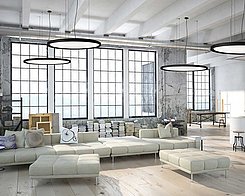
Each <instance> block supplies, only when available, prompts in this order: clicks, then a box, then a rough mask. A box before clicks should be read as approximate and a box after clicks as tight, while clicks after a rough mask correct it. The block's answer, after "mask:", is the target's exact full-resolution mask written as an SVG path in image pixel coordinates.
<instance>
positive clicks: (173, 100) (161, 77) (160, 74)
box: [0, 37, 187, 134]
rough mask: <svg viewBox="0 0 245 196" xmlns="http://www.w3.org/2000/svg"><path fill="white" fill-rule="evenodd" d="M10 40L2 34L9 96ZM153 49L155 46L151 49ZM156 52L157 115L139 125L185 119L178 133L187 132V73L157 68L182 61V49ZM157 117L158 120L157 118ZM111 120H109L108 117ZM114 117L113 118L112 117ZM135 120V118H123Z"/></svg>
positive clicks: (4, 80) (3, 67)
mask: <svg viewBox="0 0 245 196" xmlns="http://www.w3.org/2000/svg"><path fill="white" fill-rule="evenodd" d="M10 43H11V42H10V39H9V38H6V37H3V38H2V39H1V56H0V58H1V61H0V62H1V72H0V73H2V74H1V84H2V89H3V95H4V96H6V95H11V78H10V73H11V57H10ZM152 50H154V49H152ZM156 50H157V51H158V57H157V59H158V67H157V68H156V71H157V78H158V83H157V85H158V92H157V95H158V110H157V117H154V118H139V119H138V120H139V121H140V123H141V124H148V127H156V125H157V123H158V122H160V120H161V119H162V118H177V119H178V120H182V121H183V122H184V126H183V127H184V129H183V130H182V131H181V134H186V107H187V106H186V99H187V96H186V74H185V73H174V72H164V71H161V70H160V66H161V65H168V64H173V63H176V60H177V58H178V61H179V62H182V63H185V62H186V61H185V56H186V55H185V51H184V50H180V49H170V48H157V49H156ZM159 117H160V119H159ZM108 120H110V119H108ZM111 120H115V119H111ZM126 120H131V121H132V120H135V119H126ZM73 123H76V124H86V121H64V125H65V126H70V125H71V124H73Z"/></svg>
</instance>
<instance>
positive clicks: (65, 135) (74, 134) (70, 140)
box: [60, 126, 78, 144]
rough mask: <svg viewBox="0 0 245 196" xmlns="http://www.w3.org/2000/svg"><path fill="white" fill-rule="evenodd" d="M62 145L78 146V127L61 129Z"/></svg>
mask: <svg viewBox="0 0 245 196" xmlns="http://www.w3.org/2000/svg"><path fill="white" fill-rule="evenodd" d="M60 143H61V144H77V143H78V127H77V126H76V127H72V128H71V129H67V128H64V127H63V128H62V129H61V137H60Z"/></svg>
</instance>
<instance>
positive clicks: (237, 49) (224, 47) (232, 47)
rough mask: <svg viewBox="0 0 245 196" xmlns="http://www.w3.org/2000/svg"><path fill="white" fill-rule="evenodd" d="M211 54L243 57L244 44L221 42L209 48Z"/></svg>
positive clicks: (244, 52)
mask: <svg viewBox="0 0 245 196" xmlns="http://www.w3.org/2000/svg"><path fill="white" fill-rule="evenodd" d="M210 50H211V51H212V52H216V53H220V54H231V55H245V42H223V43H219V44H214V45H212V46H211V47H210Z"/></svg>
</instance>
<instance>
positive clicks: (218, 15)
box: [169, 0, 244, 39]
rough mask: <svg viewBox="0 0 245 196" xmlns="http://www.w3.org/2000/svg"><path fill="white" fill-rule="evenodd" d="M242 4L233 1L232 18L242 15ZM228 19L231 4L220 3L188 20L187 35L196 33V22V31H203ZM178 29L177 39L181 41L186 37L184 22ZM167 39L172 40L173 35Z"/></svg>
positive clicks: (241, 0) (238, 0) (238, 1)
mask: <svg viewBox="0 0 245 196" xmlns="http://www.w3.org/2000/svg"><path fill="white" fill-rule="evenodd" d="M243 3H244V0H236V1H235V6H234V13H233V15H234V17H237V16H239V15H241V14H242V12H243ZM230 18H231V2H230V1H226V2H225V3H222V4H221V5H219V6H216V7H213V8H211V9H210V10H208V11H207V12H205V13H203V14H200V15H198V16H197V17H194V18H190V19H189V20H188V34H189V35H191V34H195V33H196V32H197V24H196V21H198V31H202V30H204V29H213V28H216V27H218V26H219V25H220V24H222V23H225V21H230ZM240 22H241V21H240ZM176 28H178V27H175V31H176ZM180 29H182V31H181V32H180V35H179V36H178V39H182V38H184V37H186V32H185V21H183V22H182V23H181V25H180ZM227 30H228V31H230V28H229V27H228V29H227ZM169 39H174V35H172V37H170V38H169Z"/></svg>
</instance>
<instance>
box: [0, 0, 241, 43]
mask: <svg viewBox="0 0 245 196" xmlns="http://www.w3.org/2000/svg"><path fill="white" fill-rule="evenodd" d="M243 3H244V0H79V2H78V12H77V17H76V23H75V29H76V32H77V34H78V35H79V36H85V37H86V36H91V37H92V36H94V37H97V38H100V39H101V41H102V43H103V40H104V41H105V40H108V39H109V40H112V42H113V41H118V40H120V41H122V40H123V41H124V42H125V43H127V42H129V43H130V41H132V40H134V41H136V42H135V43H137V41H138V42H140V43H144V44H146V45H147V44H148V45H149V43H152V44H156V46H158V45H157V44H159V43H164V44H168V43H171V44H172V45H173V41H170V40H178V42H179V43H180V42H183V43H182V46H183V45H184V40H185V36H186V31H185V20H184V17H185V16H188V17H189V18H190V19H189V20H188V34H189V39H188V42H190V43H192V44H193V46H194V45H195V44H197V43H198V46H205V45H209V44H212V43H217V42H219V41H221V40H229V39H230V37H235V38H234V39H237V40H239V39H241V36H240V34H241V20H242V19H241V18H242V14H243ZM47 10H52V15H51V26H52V37H55V36H56V37H60V36H73V30H74V18H75V12H76V0H41V1H40V0H1V1H0V34H1V35H17V36H19V35H21V36H23V37H25V36H36V37H42V38H46V39H47V35H48V30H49V28H48V25H49V23H48V13H47ZM178 18H179V19H178ZM196 21H198V29H197V23H196ZM231 24H232V28H231ZM197 32H198V39H197ZM45 36H46V37H45ZM180 40H181V41H180ZM143 41H145V42H143Z"/></svg>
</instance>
